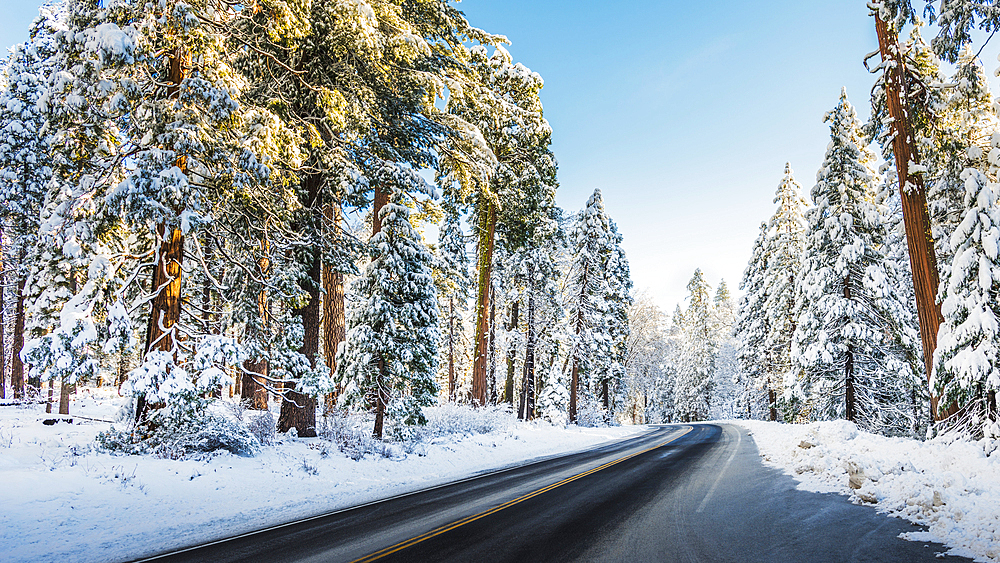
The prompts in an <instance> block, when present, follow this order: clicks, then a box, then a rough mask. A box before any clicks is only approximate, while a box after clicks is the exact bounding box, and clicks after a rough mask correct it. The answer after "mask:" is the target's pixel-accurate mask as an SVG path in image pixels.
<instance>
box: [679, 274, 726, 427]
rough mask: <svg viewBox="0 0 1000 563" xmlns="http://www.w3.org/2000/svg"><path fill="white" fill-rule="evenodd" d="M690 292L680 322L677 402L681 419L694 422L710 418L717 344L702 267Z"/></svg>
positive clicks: (692, 277) (710, 302) (694, 278)
mask: <svg viewBox="0 0 1000 563" xmlns="http://www.w3.org/2000/svg"><path fill="white" fill-rule="evenodd" d="M687 290H688V308H687V309H686V310H685V311H684V314H683V316H682V318H681V321H680V323H681V324H680V327H681V334H680V339H679V340H680V347H679V349H678V350H677V356H676V357H675V360H674V361H675V370H676V372H675V374H674V402H675V406H676V409H677V416H678V417H679V418H680V420H682V421H684V422H694V421H698V420H707V419H708V416H709V411H710V408H711V402H712V392H713V387H714V381H713V380H712V375H713V373H714V372H715V359H716V354H717V352H718V343H717V341H716V340H717V339H716V335H715V333H714V331H713V330H712V294H711V287H710V286H709V285H708V282H706V281H705V275H704V274H703V273H702V271H701V269H700V268H699V269H696V270H695V271H694V275H692V276H691V279H690V280H689V281H688V284H687Z"/></svg>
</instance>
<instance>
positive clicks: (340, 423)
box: [318, 410, 397, 461]
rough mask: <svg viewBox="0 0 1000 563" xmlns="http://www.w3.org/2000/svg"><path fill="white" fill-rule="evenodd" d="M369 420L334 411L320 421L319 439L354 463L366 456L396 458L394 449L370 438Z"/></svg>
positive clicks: (356, 415)
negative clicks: (328, 443)
mask: <svg viewBox="0 0 1000 563" xmlns="http://www.w3.org/2000/svg"><path fill="white" fill-rule="evenodd" d="M369 418H370V417H368V416H365V415H361V414H352V413H346V412H344V411H339V410H334V411H332V412H330V413H329V414H327V415H326V416H324V417H323V420H322V421H320V423H319V428H318V434H319V437H320V438H321V439H323V440H327V441H329V442H332V443H333V444H334V445H336V446H337V449H338V450H340V451H341V452H342V453H343V454H344V455H346V456H347V457H349V458H351V459H353V460H354V461H358V460H360V459H362V458H364V457H365V456H366V455H376V456H378V457H385V458H392V457H396V455H397V452H396V451H395V448H393V447H392V446H391V445H390V444H387V443H385V442H383V441H382V440H379V439H378V438H375V437H374V436H372V433H371V430H370V429H369V427H370V426H371V424H370V420H369Z"/></svg>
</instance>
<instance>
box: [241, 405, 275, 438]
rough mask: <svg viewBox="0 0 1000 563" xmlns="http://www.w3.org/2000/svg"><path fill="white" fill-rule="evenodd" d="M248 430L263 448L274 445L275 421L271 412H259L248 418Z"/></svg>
mask: <svg viewBox="0 0 1000 563" xmlns="http://www.w3.org/2000/svg"><path fill="white" fill-rule="evenodd" d="M246 424H247V429H248V430H249V431H250V433H251V434H253V436H254V437H255V438H257V441H258V442H260V445H262V446H270V445H273V444H274V437H275V420H274V415H272V414H271V411H259V412H255V413H252V414H250V415H249V416H248V417H247V421H246Z"/></svg>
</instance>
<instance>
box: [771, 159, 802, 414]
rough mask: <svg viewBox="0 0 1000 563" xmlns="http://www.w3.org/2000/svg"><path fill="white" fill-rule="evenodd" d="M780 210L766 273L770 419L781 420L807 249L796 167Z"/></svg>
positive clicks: (780, 196) (780, 194)
mask: <svg viewBox="0 0 1000 563" xmlns="http://www.w3.org/2000/svg"><path fill="white" fill-rule="evenodd" d="M774 203H776V204H778V209H777V210H776V211H775V212H774V215H773V216H772V217H771V220H770V222H769V223H768V234H769V236H768V241H767V244H768V247H769V248H768V250H767V251H766V252H767V256H768V260H767V267H766V268H765V270H764V281H763V284H764V294H765V295H766V300H765V302H764V311H765V314H766V315H767V321H766V324H767V336H766V337H765V339H764V348H765V351H766V352H765V353H766V354H767V356H766V358H767V359H766V360H765V361H766V362H767V370H768V377H767V390H768V403H769V406H770V408H769V411H770V412H769V416H770V419H771V420H776V419H777V412H776V411H777V409H776V402H777V395H778V393H779V392H781V391H782V386H783V381H784V378H785V376H786V375H787V374H788V373H789V372H790V370H791V369H792V361H791V351H792V334H793V333H794V332H795V323H796V319H795V317H796V309H795V295H796V279H797V278H798V275H799V273H800V272H801V270H802V259H803V256H802V254H803V252H804V247H805V227H806V226H805V220H804V219H803V213H804V211H805V208H806V201H805V199H804V198H803V197H802V186H800V185H799V183H798V182H796V181H795V178H794V176H793V175H792V168H791V166H790V165H789V164H786V165H785V176H784V178H782V180H781V184H779V186H778V191H777V193H776V194H775V197H774Z"/></svg>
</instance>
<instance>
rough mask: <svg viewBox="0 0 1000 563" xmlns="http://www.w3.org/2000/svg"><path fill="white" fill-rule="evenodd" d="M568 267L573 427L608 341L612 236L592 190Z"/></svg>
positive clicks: (589, 397) (607, 351)
mask: <svg viewBox="0 0 1000 563" xmlns="http://www.w3.org/2000/svg"><path fill="white" fill-rule="evenodd" d="M571 244H572V246H571V248H572V252H573V264H572V266H571V267H570V273H569V276H568V280H567V282H568V283H567V298H566V300H567V301H566V302H567V309H568V310H569V319H568V321H569V332H570V333H571V334H572V343H571V350H570V352H569V357H570V362H571V368H570V369H571V371H570V389H569V393H570V395H569V396H570V399H569V421H570V422H576V421H577V415H578V414H579V407H580V402H581V401H580V395H581V393H583V394H584V395H583V398H584V400H587V401H593V399H594V397H593V395H592V394H591V393H592V392H593V388H592V385H591V384H592V382H593V381H594V380H593V379H592V377H593V376H594V375H595V374H599V373H600V372H601V368H602V367H603V364H604V363H605V362H607V359H608V358H609V356H610V353H611V350H610V343H611V337H610V335H609V334H608V330H607V315H608V303H607V300H606V296H607V295H608V281H607V276H606V268H607V261H608V258H609V256H610V253H611V246H612V234H611V226H610V223H609V222H608V217H607V215H606V214H605V213H604V201H603V199H602V198H601V190H594V193H593V195H591V196H590V199H588V200H587V206H586V207H585V208H584V209H583V211H581V212H580V214H579V216H578V217H577V219H576V223H575V225H574V228H573V234H572V243H571Z"/></svg>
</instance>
